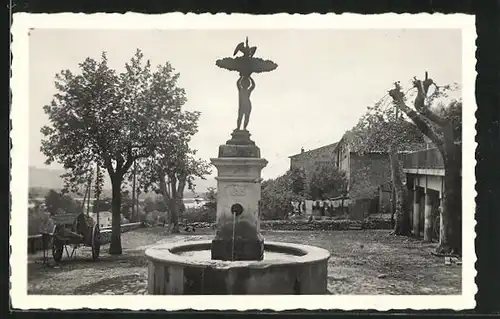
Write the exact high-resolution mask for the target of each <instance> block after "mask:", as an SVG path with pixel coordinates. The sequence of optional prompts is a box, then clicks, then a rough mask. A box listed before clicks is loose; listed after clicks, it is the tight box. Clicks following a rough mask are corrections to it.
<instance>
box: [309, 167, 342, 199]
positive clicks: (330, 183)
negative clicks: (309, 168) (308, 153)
mask: <svg viewBox="0 0 500 319" xmlns="http://www.w3.org/2000/svg"><path fill="white" fill-rule="evenodd" d="M346 193H347V179H346V175H345V173H344V172H343V171H341V170H339V169H338V167H337V166H336V165H335V163H334V162H333V161H331V162H326V163H320V164H318V165H316V167H315V168H314V171H313V172H312V174H311V177H310V180H309V183H308V194H309V196H310V198H312V199H321V200H323V199H327V198H333V197H338V196H345V195H346Z"/></svg>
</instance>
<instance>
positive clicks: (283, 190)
mask: <svg viewBox="0 0 500 319" xmlns="http://www.w3.org/2000/svg"><path fill="white" fill-rule="evenodd" d="M288 177H289V176H287V174H285V175H282V176H279V177H277V178H275V179H268V180H265V181H263V182H262V184H261V200H260V209H261V214H262V217H263V218H264V219H287V218H288V214H289V213H290V212H291V211H292V210H293V206H292V201H293V200H294V199H295V196H294V194H293V193H292V191H291V185H290V184H291V183H290V179H289V178H288Z"/></svg>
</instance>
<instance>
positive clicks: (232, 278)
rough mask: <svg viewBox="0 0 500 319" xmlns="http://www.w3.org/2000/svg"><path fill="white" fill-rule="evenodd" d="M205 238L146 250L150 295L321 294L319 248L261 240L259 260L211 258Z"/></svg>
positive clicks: (323, 254)
mask: <svg viewBox="0 0 500 319" xmlns="http://www.w3.org/2000/svg"><path fill="white" fill-rule="evenodd" d="M211 245H212V243H211V241H197V242H187V243H184V244H170V245H164V246H158V247H153V248H150V249H148V250H147V251H146V256H147V258H148V260H149V266H148V293H149V294H151V295H227V294H248V295H283V294H285V295H286V294H309V295H311V294H326V293H327V262H328V258H329V257H330V253H329V252H328V251H327V250H325V249H322V248H318V247H313V246H306V245H298V244H291V243H278V242H266V243H265V244H264V259H263V260H261V261H241V260H240V261H221V260H212V259H211V250H212V249H211V248H212V247H211Z"/></svg>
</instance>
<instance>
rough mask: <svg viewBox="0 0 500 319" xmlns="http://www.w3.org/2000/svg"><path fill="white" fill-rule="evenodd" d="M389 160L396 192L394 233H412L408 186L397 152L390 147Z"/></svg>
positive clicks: (404, 234) (402, 234)
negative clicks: (404, 182) (406, 186)
mask: <svg viewBox="0 0 500 319" xmlns="http://www.w3.org/2000/svg"><path fill="white" fill-rule="evenodd" d="M388 153H389V162H390V165H391V178H392V186H393V189H394V193H395V205H394V208H395V212H394V215H395V221H394V234H396V235H400V236H408V235H410V223H409V221H410V219H409V214H408V213H409V212H408V207H407V206H408V205H406V199H407V193H406V188H405V186H404V185H403V182H402V181H401V176H400V167H399V166H400V165H399V159H398V156H397V154H396V153H395V152H394V151H393V150H392V149H391V148H389V152H388Z"/></svg>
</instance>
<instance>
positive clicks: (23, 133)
mask: <svg viewBox="0 0 500 319" xmlns="http://www.w3.org/2000/svg"><path fill="white" fill-rule="evenodd" d="M474 23H475V19H474V17H473V16H467V15H463V14H453V15H443V14H433V15H430V14H417V15H411V14H402V15H396V14H383V15H371V16H368V15H358V14H343V15H334V14H325V15H320V14H309V15H299V14H294V15H289V14H276V15H262V16H251V15H246V14H231V15H228V14H217V15H212V14H201V15H196V14H187V15H184V14H182V13H170V14H163V15H144V14H136V13H126V14H91V15H87V14H81V13H80V14H73V13H61V14H27V13H16V14H14V17H13V27H12V34H13V43H12V54H13V65H12V68H13V72H12V81H11V88H12V94H13V98H12V133H11V136H12V143H13V148H12V151H11V156H12V171H11V176H12V181H11V194H12V206H11V207H12V208H11V226H12V228H11V229H12V233H11V238H10V244H11V246H12V250H11V251H12V253H11V258H10V266H11V274H12V275H11V278H10V279H11V298H12V299H11V300H12V306H13V307H14V308H20V309H49V308H56V309H79V308H91V309H99V308H101V309H131V310H145V309H165V310H180V309H196V310H207V309H219V310H225V309H235V310H251V309H257V310H258V309H273V310H278V311H279V310H287V309H311V310H312V309H344V310H355V309H376V310H389V309H408V308H410V309H442V308H446V309H454V310H462V309H470V308H473V307H475V300H474V295H475V294H476V292H477V289H476V285H475V282H474V278H475V276H476V270H475V267H474V264H475V261H476V255H475V251H474V239H475V232H474V227H475V225H476V222H475V219H474V213H475V201H474V199H475V196H476V191H475V189H474V186H475V173H474V167H475V155H474V154H475V148H476V143H475V140H474V138H475V135H476V131H475V124H476V120H475V111H476V103H475V97H474V88H475V77H476V72H475V39H476V32H475V25H474ZM30 28H54V29H60V28H64V29H121V30H123V29H134V30H138V29H207V28H209V29H232V30H234V29H288V28H294V29H325V28H330V29H331V28H336V29H363V28H371V29H384V28H399V29H400V28H412V29H414V28H418V29H431V28H460V29H462V32H463V38H462V39H463V40H462V49H463V51H462V63H463V72H462V74H463V82H462V92H463V103H464V109H463V119H464V122H463V148H464V150H465V151H464V152H463V169H462V176H463V181H464V182H463V191H462V193H463V218H462V220H463V264H462V272H463V273H462V295H449V296H435V295H431V296H382V295H376V296H375V295H373V296H372V295H367V296H364V295H356V296H347V295H341V296H337V295H325V296H266V297H265V298H263V297H262V296H260V297H256V296H203V298H200V297H198V296H142V295H141V296H85V297H83V296H41V295H27V264H26V259H27V256H26V252H27V247H26V245H27V243H26V238H27V227H26V225H27V214H26V212H27V203H28V169H27V168H28V154H29V152H28V144H29V140H28V134H27V132H28V129H29V126H28V120H27V119H28V116H27V114H28V112H29V108H28V105H29V96H28V92H29V90H28V84H29V81H28V80H29V65H28V62H29V59H28V57H29V45H28V31H29V29H30ZM436 54H439V53H436Z"/></svg>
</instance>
